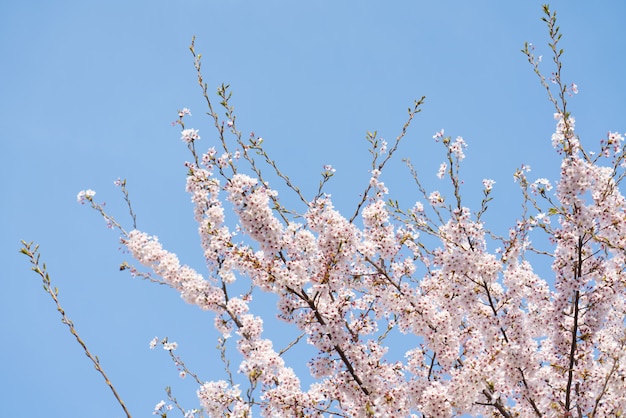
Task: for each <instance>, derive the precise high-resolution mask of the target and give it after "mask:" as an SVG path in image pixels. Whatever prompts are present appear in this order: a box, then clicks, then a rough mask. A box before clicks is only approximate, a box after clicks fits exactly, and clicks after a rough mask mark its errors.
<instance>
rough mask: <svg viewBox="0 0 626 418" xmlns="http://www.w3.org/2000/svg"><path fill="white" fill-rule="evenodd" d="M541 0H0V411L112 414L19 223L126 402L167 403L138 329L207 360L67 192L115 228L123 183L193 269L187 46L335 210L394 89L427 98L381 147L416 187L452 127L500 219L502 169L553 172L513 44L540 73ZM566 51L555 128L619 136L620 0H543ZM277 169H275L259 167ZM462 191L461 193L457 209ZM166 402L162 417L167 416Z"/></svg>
mask: <svg viewBox="0 0 626 418" xmlns="http://www.w3.org/2000/svg"><path fill="white" fill-rule="evenodd" d="M541 4H542V3H541V2H539V1H523V2H522V1H520V2H501V1H486V2H462V1H456V2H453V1H437V2H425V1H394V2H378V1H359V2H356V1H355V2H335V1H326V0H322V1H315V2H286V1H283V2H279V1H263V2H244V1H236V0H229V1H213V0H205V1H197V0H196V1H183V0H178V1H161V0H153V1H134V2H129V1H120V0H110V1H106V2H104V1H102V2H95V1H56V2H44V1H20V2H17V1H14V2H3V3H2V5H0V56H1V57H2V64H1V65H0V126H1V130H0V132H1V138H2V141H1V150H0V159H1V161H0V173H1V175H2V178H3V179H4V181H3V185H2V200H1V201H0V211H1V212H0V215H1V216H0V219H2V221H1V222H2V231H3V233H2V235H1V238H0V260H2V264H3V265H4V269H3V272H2V273H1V274H0V280H1V283H2V291H1V292H0V327H1V328H0V329H1V332H2V334H1V335H2V337H3V340H4V341H3V343H2V344H0V357H1V358H2V361H1V362H0V376H1V377H2V378H1V379H0V394H1V395H0V398H2V399H3V400H4V402H3V404H2V415H3V416H7V417H13V416H35V415H45V416H47V417H51V418H55V417H73V416H89V417H92V418H105V417H106V418H111V417H121V416H122V412H121V409H120V408H119V406H118V405H117V404H116V403H115V401H114V399H113V397H112V396H111V394H110V393H109V392H108V389H107V388H106V387H105V385H104V383H103V382H102V381H101V377H100V376H99V375H98V374H97V373H96V372H95V371H94V370H93V367H92V366H91V364H90V363H89V362H88V360H87V358H86V357H85V356H84V355H83V353H82V351H81V350H80V348H79V347H78V345H77V344H76V343H75V341H74V340H73V339H72V337H71V336H70V334H69V333H68V332H67V330H66V328H65V326H64V325H62V324H61V323H60V321H59V316H58V314H57V312H56V311H55V309H54V306H53V305H52V302H51V300H50V298H49V296H48V295H47V294H46V293H44V292H43V290H42V289H41V285H40V282H39V281H38V278H37V277H36V276H35V275H34V274H33V273H31V272H30V271H29V265H28V264H27V260H26V258H25V257H24V256H22V255H20V254H18V249H19V247H20V244H19V242H20V239H25V240H28V241H29V240H35V241H37V242H39V243H40V244H41V250H42V253H43V255H42V258H43V260H44V261H46V262H47V265H48V268H49V271H50V274H51V276H52V279H53V281H54V283H55V284H56V286H58V287H59V289H60V298H61V300H62V303H63V304H64V306H65V308H66V310H67V312H68V314H69V316H70V317H71V318H72V319H73V320H74V323H75V324H76V326H77V328H78V330H79V331H80V333H81V335H82V336H83V338H84V339H85V341H86V342H87V343H88V345H89V346H90V348H91V349H92V351H93V352H95V353H96V354H98V355H99V356H100V359H101V361H102V364H103V366H104V367H105V369H106V370H107V371H108V373H109V374H110V377H111V379H112V380H113V382H114V384H115V385H116V387H117V388H118V390H119V392H120V393H121V395H122V397H123V399H125V401H126V403H127V405H128V407H129V408H130V410H131V411H132V412H133V414H134V416H137V417H139V416H150V413H151V412H152V409H153V407H154V405H155V404H156V403H157V402H158V401H159V400H160V399H162V398H165V394H164V391H163V388H164V387H165V386H167V385H172V386H173V389H174V394H175V395H176V396H177V397H178V398H179V399H180V400H181V402H182V403H184V405H185V406H187V407H188V408H192V407H194V406H196V405H197V402H196V398H195V385H194V384H193V382H192V381H191V379H187V380H185V381H181V380H180V379H179V378H178V377H177V372H176V369H175V368H174V367H173V365H172V364H171V362H170V361H169V359H168V357H167V355H166V352H164V351H163V350H158V351H150V350H149V349H148V342H149V341H150V339H151V338H153V337H154V336H155V335H158V336H160V337H163V336H169V337H170V339H171V340H174V341H178V342H179V344H180V348H179V351H178V354H180V355H182V356H183V358H184V359H185V360H186V361H187V362H188V364H189V366H190V367H191V368H192V369H194V370H197V371H198V372H199V373H200V374H201V375H202V376H204V377H206V378H209V377H210V376H211V371H212V370H216V369H221V367H222V366H221V363H220V362H219V361H218V359H217V358H216V352H215V350H214V349H213V346H214V340H213V339H212V338H213V337H214V333H213V331H212V318H211V317H210V316H209V315H207V314H206V313H203V312H201V311H200V310H199V309H196V308H194V307H192V306H189V305H186V304H185V303H184V302H183V301H182V300H181V299H180V298H179V297H178V295H177V294H175V293H174V292H173V291H171V290H169V289H167V288H165V287H159V286H156V285H152V284H150V283H147V282H142V281H140V280H138V279H131V278H130V277H129V276H128V275H127V274H124V273H123V272H119V271H118V266H119V263H120V262H121V261H123V260H124V259H125V257H126V255H125V254H123V253H121V252H120V251H118V247H119V245H118V234H117V233H116V232H112V231H111V230H108V229H106V228H105V225H104V222H103V221H102V220H101V219H100V218H99V217H98V215H97V214H96V213H95V212H94V211H92V210H90V209H89V208H87V207H86V206H85V207H82V206H80V205H78V204H77V203H76V200H75V199H76V193H77V192H78V191H79V190H81V189H86V188H92V189H94V190H96V191H97V195H96V200H97V201H98V202H103V201H106V202H107V209H108V210H109V211H111V212H112V213H114V214H116V215H117V216H118V218H119V220H120V221H121V222H122V223H124V224H125V225H127V226H128V225H130V224H129V219H128V217H127V216H125V215H126V212H125V211H124V205H123V201H122V197H121V195H120V194H119V191H118V190H117V189H116V188H115V187H114V186H113V181H114V180H115V179H116V178H118V177H122V178H126V179H127V180H128V186H129V189H130V191H131V196H132V199H133V202H134V205H135V209H136V212H137V213H138V216H139V218H138V226H139V228H140V229H142V230H145V231H146V232H149V233H151V234H155V235H158V236H159V238H160V240H161V241H162V242H163V243H164V245H165V246H166V247H167V248H169V249H171V250H172V251H175V252H177V253H179V254H180V257H181V259H182V261H183V262H185V263H188V264H190V265H193V266H195V267H196V268H198V269H199V270H201V269H202V265H203V261H202V258H201V253H200V250H199V245H198V238H197V234H196V227H195V225H194V222H193V219H192V212H191V205H190V203H189V198H188V196H187V195H186V193H185V191H184V184H185V169H184V167H183V162H184V161H185V159H187V158H188V154H187V150H186V148H185V146H184V144H183V143H182V142H181V141H180V140H179V138H180V133H179V129H178V128H173V127H172V126H171V121H173V120H174V119H175V118H176V110H177V109H179V108H182V107H185V106H186V107H189V108H191V110H192V113H193V117H192V118H190V119H189V122H188V123H189V126H190V127H194V128H198V129H200V135H201V136H202V141H201V142H200V143H199V145H198V146H202V147H204V146H206V147H208V146H209V144H212V143H213V142H212V141H214V137H215V136H214V135H213V132H212V131H211V129H210V126H211V122H210V120H208V119H207V118H206V117H203V113H204V111H205V108H204V107H203V102H202V97H201V95H200V91H199V88H198V86H197V82H196V79H195V72H194V69H193V65H192V57H191V55H190V53H189V51H188V49H187V48H188V46H189V43H190V40H191V37H192V35H194V34H195V35H196V36H197V41H196V48H197V50H198V51H199V52H202V54H203V57H204V70H205V80H206V81H207V82H208V83H209V85H210V86H211V90H213V89H214V87H217V86H218V85H219V84H220V83H222V82H224V83H229V84H231V86H232V90H233V92H234V96H233V104H234V105H235V106H236V111H237V115H238V123H239V127H240V129H241V130H242V131H243V132H244V133H248V132H250V131H254V132H255V133H256V134H257V135H260V136H262V137H263V138H264V139H265V141H266V144H267V146H268V149H269V151H270V153H271V154H272V155H273V156H274V157H275V159H276V160H277V161H279V163H280V165H281V167H282V168H283V169H284V171H285V172H286V173H288V174H289V175H290V176H291V177H292V178H293V180H294V182H295V183H297V184H300V185H302V186H303V189H305V190H307V188H308V190H309V193H308V195H309V196H310V195H311V194H312V192H313V189H312V188H313V187H315V186H316V184H317V182H318V179H319V173H320V171H321V170H322V166H323V165H324V164H332V165H333V166H334V167H335V168H336V169H337V173H336V175H335V177H334V178H333V181H332V184H331V185H330V188H329V192H331V193H332V194H333V197H334V198H335V199H336V201H337V206H338V207H339V208H340V209H342V210H344V211H349V212H348V213H350V214H351V213H352V211H353V207H354V206H353V205H354V204H355V203H356V202H357V201H358V195H359V193H360V192H361V191H362V189H363V187H364V185H365V182H366V181H367V179H368V173H367V169H368V164H369V162H368V160H367V156H368V153H367V147H366V142H365V140H364V139H363V138H364V136H365V133H366V131H368V130H369V131H373V130H377V131H378V132H379V134H380V135H381V136H382V137H383V138H387V139H389V140H390V141H391V140H392V139H393V138H394V137H395V136H396V135H397V134H398V133H399V131H400V129H401V127H402V124H403V123H404V120H405V117H406V109H407V107H409V106H410V105H411V104H412V102H413V99H417V98H419V97H421V96H422V95H426V96H427V100H426V104H425V105H424V107H423V112H422V113H421V114H420V115H418V116H417V118H416V119H415V121H414V125H413V128H412V129H411V131H410V133H409V134H408V137H407V139H406V142H405V143H404V144H403V146H402V147H401V150H400V152H399V156H406V157H410V158H411V159H412V160H413V161H414V163H415V165H416V166H417V167H418V170H419V172H420V173H421V175H422V178H423V179H424V181H425V183H426V184H427V185H428V186H429V187H432V188H439V187H440V184H439V180H438V179H437V178H436V177H435V172H436V169H437V167H438V165H439V163H440V162H441V161H443V154H441V152H440V151H441V150H440V149H439V148H438V147H437V144H435V143H434V142H433V140H432V135H433V133H434V132H435V131H438V130H440V129H441V128H445V130H446V133H447V134H450V135H452V136H457V135H461V136H463V137H464V138H465V139H466V141H467V142H468V143H469V148H468V150H467V152H466V154H467V159H466V163H465V165H464V178H465V179H466V184H465V187H466V188H465V191H466V194H467V195H468V198H469V200H468V203H472V202H476V201H479V200H480V194H479V193H480V190H481V184H480V180H481V179H483V178H485V177H487V178H493V179H495V180H496V182H497V183H496V185H495V189H494V197H495V199H496V201H495V202H494V204H493V205H492V212H491V214H490V217H489V218H488V220H489V221H491V222H494V224H492V226H493V227H494V228H495V229H499V231H500V232H504V231H506V228H507V225H509V224H510V223H511V222H512V221H513V220H514V219H515V217H516V215H517V214H518V209H517V208H516V206H515V203H516V202H519V193H518V190H517V187H516V185H514V183H513V181H512V173H513V172H514V170H515V168H516V167H518V166H519V165H520V164H522V163H526V164H529V165H531V166H532V168H533V171H532V172H531V176H530V177H531V178H535V177H551V178H554V175H555V173H557V171H558V167H557V166H556V165H555V162H558V159H556V158H555V157H554V153H553V151H552V150H551V147H550V135H551V133H552V131H553V129H554V121H553V119H552V113H553V109H552V108H551V104H550V103H549V102H548V101H547V100H546V95H545V92H544V91H543V89H542V87H541V86H540V85H539V83H538V80H537V77H536V76H535V74H534V73H533V72H532V69H531V68H530V66H529V65H528V64H527V62H526V60H525V57H524V56H523V54H522V53H520V52H519V51H520V49H521V48H522V46H523V43H524V41H529V42H533V43H534V44H535V45H536V46H537V54H538V55H539V54H543V56H544V58H545V59H544V68H545V69H546V71H548V72H549V71H550V68H551V67H549V62H550V60H549V59H548V58H549V53H548V49H547V47H546V43H547V35H546V30H545V25H544V24H543V23H542V22H541V21H540V18H541V16H542V13H541ZM551 6H552V8H553V9H556V10H557V11H558V13H559V23H560V25H561V27H562V30H563V33H564V37H563V41H562V46H563V48H565V50H566V52H565V55H564V58H563V61H564V64H565V70H564V77H565V79H566V80H567V81H568V82H575V83H577V84H578V86H579V89H580V93H579V94H578V95H577V96H575V97H574V98H572V99H571V101H570V105H571V107H570V109H571V110H572V112H573V113H574V115H575V116H576V118H577V132H578V133H579V134H580V135H581V137H582V140H583V142H584V143H587V144H591V143H592V142H595V141H597V140H599V139H600V138H602V137H603V136H604V135H605V134H606V132H607V131H608V130H613V131H620V132H625V131H626V119H625V115H626V104H625V102H624V97H625V96H626V81H625V78H624V65H625V64H626V60H625V57H626V41H625V40H624V39H625V38H624V34H623V22H624V19H625V18H626V4H625V3H624V2H621V1H618V0H614V1H604V2H602V7H600V6H598V3H594V2H590V1H555V2H552V3H551ZM383 180H384V181H386V182H387V183H388V185H389V186H390V189H391V194H392V196H393V197H397V198H398V199H399V200H400V201H401V203H403V204H404V205H405V206H412V204H413V203H414V202H415V200H417V199H418V198H419V196H418V194H417V192H416V191H415V190H413V189H412V188H410V187H407V184H408V183H409V182H410V180H409V176H408V173H407V172H406V170H405V169H403V166H402V164H401V163H400V161H399V159H398V160H397V164H396V165H395V166H393V167H391V170H390V171H389V173H388V176H387V177H384V178H383ZM276 185H277V186H279V184H276ZM475 208H476V207H475ZM173 416H174V415H173Z"/></svg>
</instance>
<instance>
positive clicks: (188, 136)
mask: <svg viewBox="0 0 626 418" xmlns="http://www.w3.org/2000/svg"><path fill="white" fill-rule="evenodd" d="M180 139H181V140H182V141H183V142H186V143H188V144H189V143H191V142H193V141H196V140H198V139H200V135H198V130H197V129H184V130H183V131H182V132H181V136H180Z"/></svg>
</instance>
